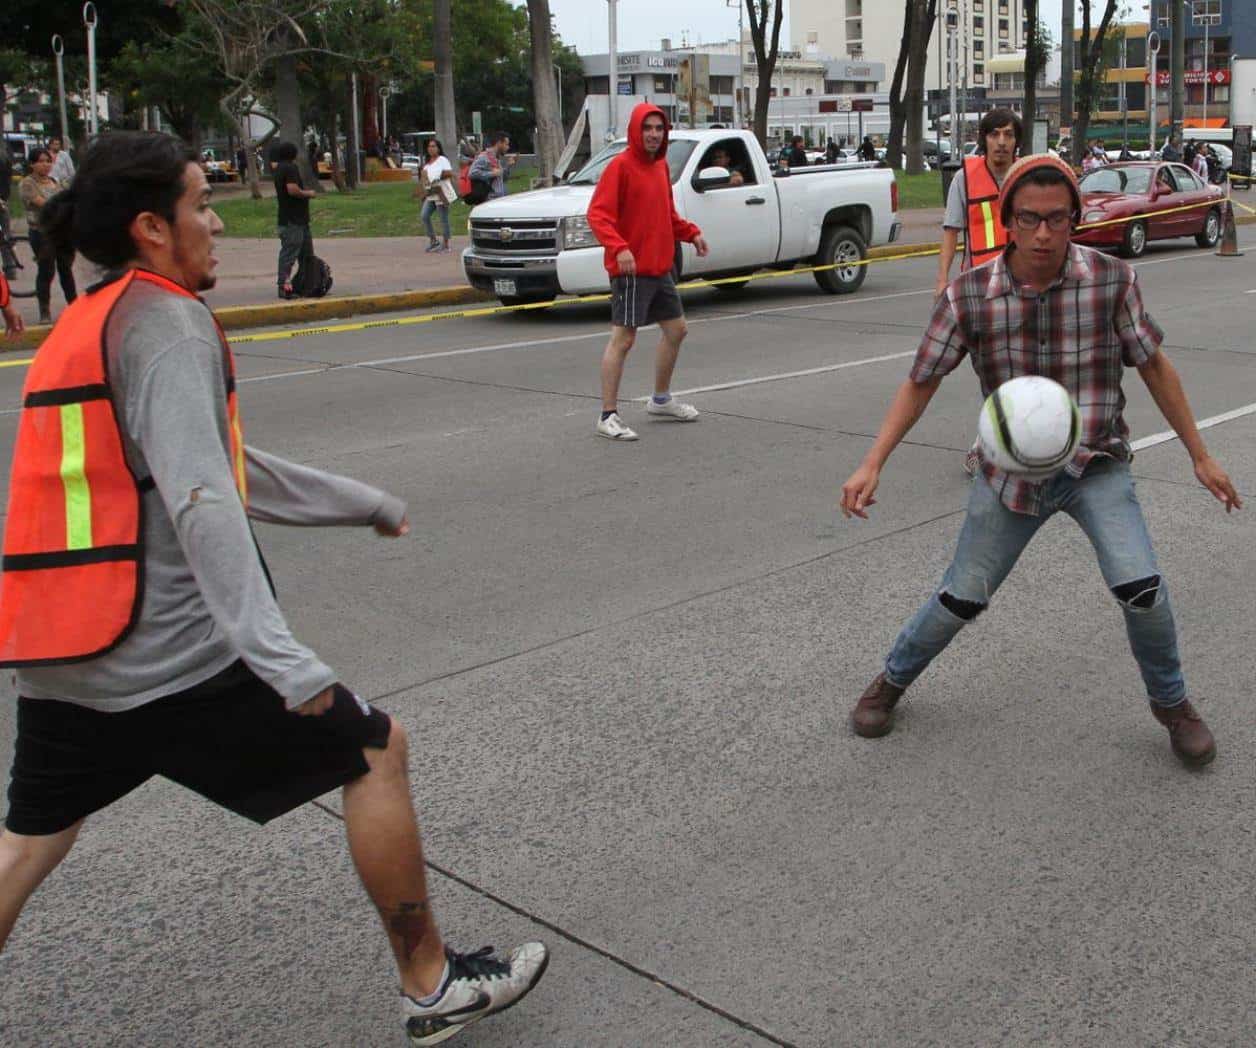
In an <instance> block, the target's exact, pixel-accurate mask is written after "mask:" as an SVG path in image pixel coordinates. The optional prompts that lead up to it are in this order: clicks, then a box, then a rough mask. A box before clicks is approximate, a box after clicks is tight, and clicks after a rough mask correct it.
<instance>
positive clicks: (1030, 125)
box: [1021, 0, 1071, 153]
mask: <svg viewBox="0 0 1256 1048" xmlns="http://www.w3.org/2000/svg"><path fill="white" fill-rule="evenodd" d="M1070 2H1071V0H1070ZM1025 21H1026V22H1027V23H1028V26H1029V29H1028V32H1027V33H1026V34H1025V105H1024V108H1023V109H1022V110H1021V118H1022V123H1024V125H1025V137H1026V139H1028V144H1027V145H1026V146H1025V148H1024V149H1022V150H1021V152H1023V153H1030V152H1032V150H1033V141H1034V120H1035V118H1036V117H1037V116H1038V68H1039V62H1038V59H1039V58H1040V57H1041V56H1040V55H1039V54H1038V0H1025Z"/></svg>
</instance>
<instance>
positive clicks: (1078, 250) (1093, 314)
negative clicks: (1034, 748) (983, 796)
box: [841, 155, 1242, 766]
mask: <svg viewBox="0 0 1256 1048" xmlns="http://www.w3.org/2000/svg"><path fill="white" fill-rule="evenodd" d="M999 210H1000V213H1001V217H1002V221H1003V223H1004V225H1005V226H1006V227H1007V228H1009V229H1010V230H1011V241H1012V242H1011V244H1010V245H1009V246H1008V248H1007V249H1006V250H1005V251H1004V252H1003V253H1002V254H1000V255H999V256H998V257H996V258H995V259H994V261H993V262H992V263H990V264H989V265H984V266H978V267H977V268H975V269H971V270H969V271H968V272H966V273H963V274H961V275H960V277H959V278H958V279H956V280H955V281H954V282H953V283H952V284H951V285H950V286H949V287H948V288H947V290H946V294H945V295H944V296H942V297H941V298H940V299H938V301H937V304H936V305H935V306H934V311H933V316H932V319H931V320H930V321H929V326H928V329H927V330H926V332H925V334H924V337H923V339H922V340H921V343H920V347H919V349H918V350H917V351H916V359H915V362H914V364H913V365H912V369H911V373H910V375H909V376H908V378H907V379H906V380H905V381H904V382H903V383H902V385H900V387H899V389H898V392H897V394H896V395H895V397H894V400H893V402H892V404H891V405H890V408H889V411H888V412H887V414H886V416H885V420H884V421H883V422H882V424H881V429H880V432H879V433H878V435H877V438H876V441H875V442H874V444H873V446H872V448H871V449H870V451H869V452H868V454H867V455H866V456H865V458H864V460H863V463H862V464H861V465H860V466H859V468H858V469H856V470H855V472H854V473H853V474H852V475H851V477H850V479H849V480H847V482H846V483H845V484H844V485H843V486H842V499H841V508H842V512H843V513H844V514H845V515H846V516H847V517H850V516H852V515H853V516H856V517H866V516H867V510H868V507H869V506H871V505H873V504H874V503H875V501H876V499H875V494H876V491H877V487H878V484H879V482H880V477H881V471H882V469H883V467H884V466H885V462H886V460H887V459H888V458H889V456H890V454H891V452H892V451H893V450H894V449H895V448H896V447H897V446H898V444H899V443H900V442H901V441H902V440H903V438H904V437H905V436H906V435H907V433H908V432H909V431H910V429H911V428H912V425H913V424H914V423H915V422H916V420H917V419H919V418H920V416H921V415H922V414H923V413H924V411H925V408H926V407H927V406H928V404H929V401H930V400H931V399H932V397H933V395H934V393H935V392H937V389H938V386H939V385H940V384H941V382H942V379H943V378H944V377H945V376H946V375H947V374H949V373H950V372H951V371H953V370H954V369H955V368H956V367H957V366H958V365H959V364H960V363H961V362H962V361H963V359H964V358H965V357H966V356H971V358H972V361H973V365H974V368H975V370H976V372H977V376H978V379H979V381H980V384H981V394H982V396H983V397H984V396H988V395H989V394H990V393H992V392H993V391H994V390H995V389H997V388H998V387H999V386H1000V385H1002V384H1003V383H1004V382H1006V381H1007V380H1008V379H1012V378H1016V377H1018V376H1020V375H1045V376H1046V377H1048V378H1051V379H1054V380H1055V381H1057V382H1059V383H1060V384H1062V385H1063V386H1064V387H1065V388H1066V389H1068V391H1069V393H1070V394H1071V395H1072V396H1073V399H1074V401H1075V402H1076V403H1077V405H1078V406H1079V408H1080V412H1081V426H1082V438H1081V444H1080V445H1079V447H1078V450H1077V452H1076V454H1075V455H1074V457H1073V459H1072V460H1071V461H1070V462H1069V464H1068V466H1067V467H1066V468H1065V469H1064V470H1063V471H1061V472H1060V473H1058V474H1056V475H1055V476H1053V477H1051V478H1048V479H1046V480H1042V481H1029V480H1026V479H1025V478H1023V477H1017V476H1012V475H1010V474H1006V473H1002V472H1000V471H999V470H998V469H997V468H995V467H994V466H993V465H992V464H991V463H989V462H986V461H985V460H984V458H983V460H982V463H981V475H980V476H979V477H978V478H977V479H976V480H974V482H973V485H972V491H971V493H970V495H969V500H968V512H967V516H966V517H965V520H964V524H963V527H962V529H961V531H960V535H959V542H958V546H957V547H956V550H955V554H954V557H953V559H952V561H951V565H950V567H949V568H948V569H947V571H946V573H945V575H944V576H943V578H942V583H941V585H940V587H939V588H938V589H937V591H936V592H935V593H934V594H933V595H932V596H931V597H930V598H929V599H928V601H926V602H925V604H924V606H923V607H922V608H921V609H920V610H919V611H918V612H917V613H916V615H915V616H914V617H913V618H912V619H911V621H910V622H908V623H907V625H906V626H905V627H904V628H903V630H902V632H901V633H900V634H899V635H898V639H897V640H896V641H895V642H894V645H893V647H892V648H891V650H890V653H889V656H888V658H887V659H886V662H885V666H884V669H883V670H882V672H881V673H879V674H877V676H876V677H875V679H874V680H873V681H872V683H871V684H870V685H869V687H868V689H867V690H866V691H865V692H864V693H863V695H862V696H861V697H860V698H859V701H858V702H857V703H856V705H855V708H854V710H853V712H852V715H851V723H852V727H853V729H854V731H855V732H856V733H857V734H859V735H862V736H864V737H867V738H876V737H879V736H882V735H885V734H887V733H889V732H890V730H891V729H892V728H893V726H894V713H895V708H896V705H897V703H898V702H899V700H900V699H901V698H902V696H903V693H904V692H905V691H906V689H907V688H908V687H909V686H910V685H911V684H913V683H914V682H915V681H916V679H917V678H918V677H919V676H920V674H921V673H923V672H924V670H925V668H926V667H927V666H928V665H929V663H930V662H931V661H932V660H933V659H934V658H936V657H937V656H938V655H940V654H941V653H942V651H943V650H944V649H945V648H946V646H947V645H948V644H949V643H950V642H951V641H952V640H953V639H954V638H955V636H956V635H957V634H958V633H959V632H960V630H961V629H963V627H964V626H966V625H967V624H968V623H969V622H971V621H973V619H975V618H976V617H977V616H978V615H980V614H981V613H982V612H983V611H984V610H985V609H986V607H987V606H988V605H989V603H990V601H991V600H992V598H993V597H994V594H995V592H996V591H997V590H998V588H999V586H1000V584H1001V583H1002V582H1003V580H1004V578H1006V577H1007V574H1008V573H1009V572H1010V571H1011V569H1012V567H1013V565H1015V563H1016V560H1017V558H1018V557H1019V556H1020V554H1021V552H1022V551H1023V550H1024V548H1025V547H1026V545H1028V543H1029V541H1030V539H1032V538H1033V536H1034V535H1035V534H1036V533H1037V532H1038V529H1039V528H1040V527H1041V526H1042V525H1043V524H1044V523H1045V522H1046V520H1047V519H1048V518H1049V517H1051V516H1053V515H1054V514H1055V513H1057V512H1064V513H1067V514H1068V515H1069V516H1070V517H1072V518H1073V519H1074V520H1075V521H1077V523H1078V524H1079V525H1080V526H1081V528H1082V530H1083V531H1084V532H1085V534H1086V537H1087V538H1088V539H1089V540H1090V543H1091V545H1092V546H1093V547H1094V550H1095V553H1096V554H1097V556H1098V560H1099V568H1100V570H1101V572H1102V574H1103V577H1104V581H1105V582H1106V583H1107V585H1108V588H1109V589H1110V591H1111V592H1112V595H1113V596H1114V597H1115V598H1116V600H1117V602H1118V604H1119V605H1120V607H1121V610H1122V612H1123V614H1124V617H1125V626H1126V631H1127V633H1128V635H1129V641H1130V647H1131V649H1132V650H1133V654H1134V658H1135V659H1136V660H1137V662H1138V666H1139V669H1140V671H1141V673H1142V678H1143V684H1144V687H1145V689H1146V692H1147V696H1148V699H1149V700H1150V704H1151V712H1152V714H1153V715H1154V716H1155V718H1156V719H1157V720H1158V721H1159V722H1160V723H1161V724H1162V725H1164V726H1165V727H1166V728H1167V729H1168V732H1169V738H1170V741H1171V745H1172V749H1173V751H1174V753H1175V754H1176V755H1177V756H1178V758H1179V759H1180V760H1181V761H1182V762H1183V763H1185V764H1187V765H1191V766H1198V765H1202V764H1206V763H1208V762H1209V761H1211V760H1212V758H1213V757H1214V755H1215V754H1216V745H1215V742H1214V740H1213V737H1212V733H1211V732H1210V731H1209V730H1208V727H1207V725H1206V724H1205V723H1204V721H1203V719H1202V718H1201V717H1200V715H1199V713H1198V712H1197V711H1196V710H1195V708H1194V707H1193V705H1192V704H1191V702H1190V700H1189V699H1188V698H1187V697H1186V696H1187V693H1186V683H1185V680H1184V679H1183V675H1182V667H1181V663H1180V660H1179V658H1178V648H1177V632H1176V628H1175V626H1174V621H1173V612H1172V609H1171V607H1170V604H1169V595H1168V588H1167V586H1166V585H1165V583H1164V579H1163V577H1162V576H1161V573H1160V569H1159V567H1157V565H1156V558H1155V553H1154V551H1153V549H1152V545H1151V539H1150V537H1149V534H1148V531H1147V525H1146V523H1145V521H1144V519H1143V514H1142V509H1141V507H1140V506H1139V502H1138V498H1137V496H1136V494H1135V491H1134V482H1133V478H1132V477H1131V475H1130V445H1129V427H1128V426H1127V425H1126V423H1125V419H1124V417H1123V413H1122V412H1123V406H1124V404H1125V396H1124V393H1123V391H1122V388H1121V378H1122V372H1123V369H1124V368H1137V369H1138V374H1139V377H1140V378H1141V379H1142V380H1143V382H1144V383H1145V384H1146V386H1147V388H1148V390H1149V391H1150V393H1151V396H1152V399H1153V400H1154V401H1155V403H1156V405H1157V407H1159V409H1160V411H1161V413H1162V414H1163V415H1164V417H1165V420H1166V421H1167V422H1168V423H1169V425H1170V426H1171V427H1172V429H1173V431H1174V432H1175V433H1176V434H1177V435H1178V437H1179V438H1180V439H1181V441H1182V444H1183V446H1184V447H1185V448H1186V450H1187V452H1188V454H1189V455H1190V457H1191V461H1192V464H1193V465H1194V467H1195V476H1196V477H1197V478H1198V480H1199V481H1200V483H1201V484H1203V485H1204V487H1206V488H1207V489H1208V490H1209V491H1210V492H1211V493H1212V494H1213V495H1214V496H1215V497H1216V498H1217V500H1218V501H1220V502H1221V503H1222V504H1223V505H1224V506H1225V508H1226V511H1227V512H1228V511H1230V510H1231V509H1238V508H1240V507H1241V505H1242V504H1241V502H1240V500H1239V497H1238V495H1237V494H1236V492H1235V490H1234V485H1233V484H1231V483H1230V478H1229V477H1228V476H1226V473H1225V471H1224V470H1223V469H1222V468H1221V466H1220V465H1219V464H1218V463H1217V462H1216V460H1215V459H1213V458H1212V456H1211V455H1210V454H1209V453H1208V450H1207V448H1206V447H1205V446H1204V442H1203V439H1202V438H1201V437H1200V435H1199V430H1198V428H1197V427H1196V424H1195V419H1194V416H1193V414H1192V413H1191V408H1190V405H1189V404H1188V402H1187V399H1186V394H1185V392H1184V391H1183V389H1182V383H1181V380H1180V378H1179V376H1178V373H1177V371H1176V369H1175V368H1174V367H1173V365H1172V363H1170V362H1169V360H1168V358H1167V357H1166V356H1165V354H1164V352H1163V350H1162V349H1161V343H1162V341H1163V338H1164V334H1163V332H1162V331H1161V329H1160V327H1159V325H1157V324H1156V322H1155V321H1154V320H1153V319H1152V318H1151V317H1150V316H1149V315H1148V314H1147V312H1146V310H1145V309H1144V306H1143V299H1142V294H1141V292H1140V291H1139V287H1138V281H1137V278H1136V276H1135V274H1134V271H1133V269H1132V268H1131V267H1130V266H1129V265H1128V264H1127V263H1125V262H1123V261H1121V260H1120V259H1116V258H1111V257H1109V256H1108V255H1105V254H1102V253H1101V252H1099V251H1094V250H1092V249H1090V248H1087V247H1081V246H1080V245H1076V244H1070V243H1069V237H1070V234H1071V232H1072V227H1073V226H1074V224H1075V223H1076V222H1077V220H1078V217H1079V214H1080V211H1081V191H1080V189H1079V188H1078V185H1077V179H1076V177H1075V176H1074V174H1073V171H1072V169H1071V168H1070V167H1069V166H1068V165H1067V164H1066V163H1065V162H1064V161H1062V160H1060V159H1058V158H1056V157H1052V156H1047V155H1036V156H1028V157H1023V158H1022V159H1021V160H1019V161H1017V163H1016V164H1014V165H1013V167H1012V169H1011V170H1010V171H1009V172H1008V174H1007V177H1006V178H1005V179H1004V182H1003V189H1002V193H1001V196H1000V200H999ZM1048 333H1049V337H1046V338H1045V339H1044V338H1043V336H1044V335H1047V334H1048ZM975 728H976V726H975V725H974V729H975Z"/></svg>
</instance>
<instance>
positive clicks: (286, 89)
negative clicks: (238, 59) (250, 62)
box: [275, 55, 323, 193]
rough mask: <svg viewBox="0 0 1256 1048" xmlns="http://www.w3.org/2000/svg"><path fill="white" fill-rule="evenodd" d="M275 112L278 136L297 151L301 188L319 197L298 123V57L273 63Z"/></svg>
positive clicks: (320, 190)
mask: <svg viewBox="0 0 1256 1048" xmlns="http://www.w3.org/2000/svg"><path fill="white" fill-rule="evenodd" d="M275 109H276V110H277V113H276V115H277V116H278V117H279V127H280V133H281V134H282V136H283V140H284V141H285V142H291V143H292V144H293V145H295V146H296V147H297V170H298V171H300V172H301V184H302V185H304V186H313V187H314V188H315V189H316V190H318V191H319V192H320V193H321V192H322V190H323V187H322V186H321V185H319V183H318V172H317V171H315V170H313V169H312V168H311V167H310V158H309V155H308V154H307V153H306V149H305V125H304V124H303V123H302V122H301V84H300V81H299V80H298V79H297V56H296V55H283V56H281V57H280V58H277V59H276V60H275Z"/></svg>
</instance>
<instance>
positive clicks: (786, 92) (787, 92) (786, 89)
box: [607, 87, 789, 105]
mask: <svg viewBox="0 0 1256 1048" xmlns="http://www.w3.org/2000/svg"><path fill="white" fill-rule="evenodd" d="M785 97H786V98H788V97H789V88H788V87H787V88H785ZM607 105H610V103H609V102H608V103H607Z"/></svg>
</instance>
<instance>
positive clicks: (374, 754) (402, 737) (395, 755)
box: [366, 717, 410, 775]
mask: <svg viewBox="0 0 1256 1048" xmlns="http://www.w3.org/2000/svg"><path fill="white" fill-rule="evenodd" d="M366 754H367V763H368V764H370V766H371V768H372V770H376V771H383V772H385V773H387V774H389V775H405V774H406V773H407V770H408V768H409V766H410V743H409V740H408V739H407V738H406V732H405V729H404V728H402V726H401V725H400V724H398V723H397V721H396V719H394V718H392V717H390V718H389V719H388V739H387V741H386V743H385V745H384V748H383V749H382V750H372V749H368V750H367V751H366Z"/></svg>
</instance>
